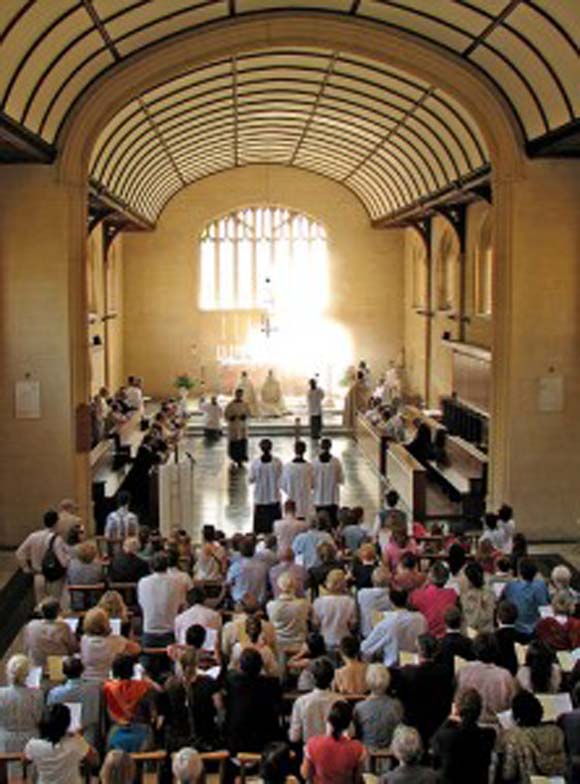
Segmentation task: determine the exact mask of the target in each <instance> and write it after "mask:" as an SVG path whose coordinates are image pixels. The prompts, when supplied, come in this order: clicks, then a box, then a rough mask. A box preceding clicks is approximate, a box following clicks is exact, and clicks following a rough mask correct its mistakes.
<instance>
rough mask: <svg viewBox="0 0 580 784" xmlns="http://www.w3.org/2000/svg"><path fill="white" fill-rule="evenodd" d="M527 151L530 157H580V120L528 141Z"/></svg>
mask: <svg viewBox="0 0 580 784" xmlns="http://www.w3.org/2000/svg"><path fill="white" fill-rule="evenodd" d="M526 152H527V153H528V155H529V156H530V158H580V120H573V121H572V122H569V123H567V124H566V125H563V126H562V127H561V128H556V129H555V130H553V131H550V132H549V133H546V134H544V136H540V138H539V139H534V140H533V141H531V142H528V143H527V144H526Z"/></svg>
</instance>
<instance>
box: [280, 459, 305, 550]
mask: <svg viewBox="0 0 580 784" xmlns="http://www.w3.org/2000/svg"><path fill="white" fill-rule="evenodd" d="M282 482H284V473H283V472H282ZM307 530H308V523H307V522H306V521H304V520H298V519H297V518H296V504H295V503H294V501H292V500H290V499H288V501H285V502H284V517H283V518H282V519H281V520H276V522H275V523H274V536H275V537H276V549H277V551H278V553H282V552H283V551H284V550H288V549H289V548H291V547H292V544H293V542H294V539H296V537H297V536H298V534H301V533H302V532H303V531H307Z"/></svg>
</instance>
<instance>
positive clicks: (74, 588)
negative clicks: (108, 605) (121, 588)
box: [67, 583, 107, 612]
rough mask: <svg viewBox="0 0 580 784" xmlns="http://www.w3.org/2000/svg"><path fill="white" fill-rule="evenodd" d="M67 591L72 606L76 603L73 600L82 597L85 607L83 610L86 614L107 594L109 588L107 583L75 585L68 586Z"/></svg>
mask: <svg viewBox="0 0 580 784" xmlns="http://www.w3.org/2000/svg"><path fill="white" fill-rule="evenodd" d="M67 589H68V592H69V594H70V597H71V604H73V603H74V602H73V599H76V598H77V597H79V596H80V597H81V600H82V605H83V606H82V610H84V611H85V612H86V611H87V610H90V609H91V607H94V606H95V604H97V603H98V601H99V599H100V598H101V596H102V595H103V594H104V593H105V591H106V589H107V586H106V585H105V583H96V584H95V585H80V584H79V585H76V584H74V585H67Z"/></svg>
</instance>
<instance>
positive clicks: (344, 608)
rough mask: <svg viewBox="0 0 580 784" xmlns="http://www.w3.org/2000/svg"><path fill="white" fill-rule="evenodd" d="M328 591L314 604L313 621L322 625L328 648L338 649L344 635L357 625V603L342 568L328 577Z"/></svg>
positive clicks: (321, 631) (321, 629) (321, 630)
mask: <svg viewBox="0 0 580 784" xmlns="http://www.w3.org/2000/svg"><path fill="white" fill-rule="evenodd" d="M325 588H326V590H327V591H328V593H327V594H326V595H325V596H319V597H318V599H315V600H314V603H313V605H312V621H313V623H314V625H315V626H318V627H320V633H321V634H322V636H323V637H324V642H325V643H326V647H327V649H328V650H329V652H330V651H333V650H336V649H337V648H338V647H339V645H340V642H341V640H342V638H343V637H347V636H348V635H349V634H351V633H352V631H353V629H354V628H355V626H356V621H357V617H356V603H355V600H354V598H353V597H352V596H350V594H348V593H347V585H346V575H345V573H344V572H343V571H342V570H341V569H333V570H332V571H331V572H330V573H329V574H328V577H327V578H326V582H325Z"/></svg>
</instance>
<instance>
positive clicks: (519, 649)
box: [514, 642, 528, 667]
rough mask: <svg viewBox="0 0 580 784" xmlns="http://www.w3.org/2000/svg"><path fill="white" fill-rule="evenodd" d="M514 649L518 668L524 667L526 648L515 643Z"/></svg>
mask: <svg viewBox="0 0 580 784" xmlns="http://www.w3.org/2000/svg"><path fill="white" fill-rule="evenodd" d="M514 648H515V651H516V659H517V660H518V664H519V665H520V667H524V666H525V664H526V656H527V654H528V646H527V645H521V644H520V643H519V642H516V644H515V645H514Z"/></svg>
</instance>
